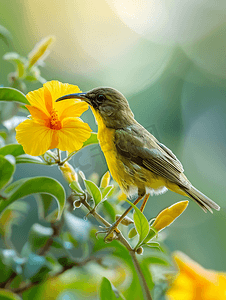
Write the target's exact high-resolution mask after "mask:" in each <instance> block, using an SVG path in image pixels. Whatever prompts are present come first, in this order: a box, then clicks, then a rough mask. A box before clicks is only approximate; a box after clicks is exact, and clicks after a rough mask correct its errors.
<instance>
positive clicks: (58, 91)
mask: <svg viewBox="0 0 226 300" xmlns="http://www.w3.org/2000/svg"><path fill="white" fill-rule="evenodd" d="M43 86H44V87H47V89H48V90H49V92H50V94H51V95H52V99H53V103H55V101H56V100H57V99H58V98H59V97H61V96H64V95H67V94H73V93H81V91H80V89H79V88H78V87H77V86H76V85H72V84H68V83H62V82H59V81H57V80H52V81H48V82H46V83H44V85H43ZM56 103H57V102H56Z"/></svg>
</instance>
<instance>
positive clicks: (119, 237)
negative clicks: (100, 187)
mask: <svg viewBox="0 0 226 300" xmlns="http://www.w3.org/2000/svg"><path fill="white" fill-rule="evenodd" d="M81 203H82V204H83V205H84V206H85V207H86V208H87V209H88V210H89V214H91V215H92V216H93V217H94V218H95V219H96V220H97V221H99V222H100V223H102V224H104V225H105V226H106V227H111V224H110V223H109V222H108V221H106V220H105V219H104V218H103V217H102V216H101V215H99V214H98V213H97V212H96V210H95V209H93V208H92V207H91V206H90V205H89V203H88V202H87V201H86V199H82V200H81ZM116 239H117V240H118V241H119V242H121V243H122V244H123V245H124V246H125V247H126V248H127V250H128V251H129V253H130V255H131V257H132V260H133V264H134V267H135V269H136V271H137V274H138V277H139V280H140V283H141V287H142V290H143V294H144V297H145V300H152V297H151V294H150V291H149V287H148V285H147V282H146V280H145V277H144V275H143V273H142V270H141V267H140V265H139V262H138V260H137V257H136V253H135V251H134V249H133V248H132V247H131V246H130V244H129V243H128V241H127V240H126V239H125V238H124V236H123V235H122V233H121V231H119V230H118V229H117V232H116Z"/></svg>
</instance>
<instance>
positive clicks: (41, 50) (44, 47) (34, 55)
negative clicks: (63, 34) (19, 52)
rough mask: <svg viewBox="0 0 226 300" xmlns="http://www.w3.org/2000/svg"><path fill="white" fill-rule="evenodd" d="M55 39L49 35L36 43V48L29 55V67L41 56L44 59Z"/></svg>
mask: <svg viewBox="0 0 226 300" xmlns="http://www.w3.org/2000/svg"><path fill="white" fill-rule="evenodd" d="M54 41H55V37H54V36H47V37H45V38H44V39H42V40H41V41H40V42H39V43H37V44H36V45H35V47H34V49H33V50H32V51H31V52H30V53H29V55H28V58H29V68H30V67H32V66H33V65H34V64H36V63H37V61H38V60H40V59H41V58H42V59H44V58H45V57H46V56H47V54H48V52H47V51H48V48H49V46H50V45H51V44H52V43H53V42H54ZM44 56H45V57H44Z"/></svg>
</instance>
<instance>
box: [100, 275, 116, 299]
mask: <svg viewBox="0 0 226 300" xmlns="http://www.w3.org/2000/svg"><path fill="white" fill-rule="evenodd" d="M100 299H101V300H116V299H118V297H116V295H115V293H114V291H113V288H112V284H111V282H110V281H109V280H108V279H107V278H106V277H104V278H103V279H102V282H101V285H100Z"/></svg>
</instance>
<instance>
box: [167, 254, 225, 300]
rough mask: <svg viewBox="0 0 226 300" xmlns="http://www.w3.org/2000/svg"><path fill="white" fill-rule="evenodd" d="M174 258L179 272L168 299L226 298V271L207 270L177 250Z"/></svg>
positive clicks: (168, 292)
mask: <svg viewBox="0 0 226 300" xmlns="http://www.w3.org/2000/svg"><path fill="white" fill-rule="evenodd" d="M174 259H175V261H176V263H177V265H178V267H179V273H178V275H177V277H176V279H175V280H174V281H173V283H172V285H171V287H170V289H169V290H168V291H167V293H166V295H167V297H166V298H167V299H168V300H180V299H183V300H184V299H186V300H215V299H217V300H224V299H226V274H225V273H217V272H216V271H212V270H206V269H205V268H203V267H202V266H201V265H199V264H198V263H197V262H195V261H193V260H192V259H191V258H189V257H188V256H186V255H185V254H184V253H181V252H176V254H174Z"/></svg>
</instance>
